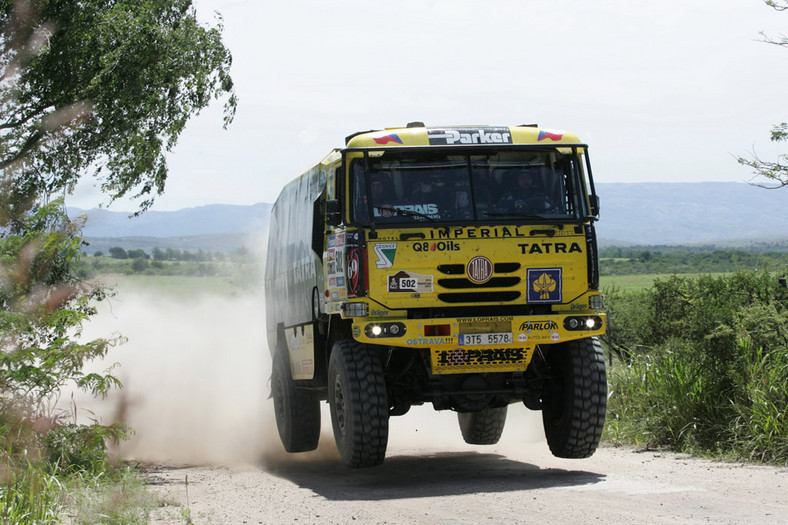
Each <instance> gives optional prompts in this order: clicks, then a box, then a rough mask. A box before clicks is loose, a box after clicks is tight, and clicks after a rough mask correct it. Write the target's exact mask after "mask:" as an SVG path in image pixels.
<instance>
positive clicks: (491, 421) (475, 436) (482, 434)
mask: <svg viewBox="0 0 788 525" xmlns="http://www.w3.org/2000/svg"><path fill="white" fill-rule="evenodd" d="M508 408H509V407H497V408H485V409H484V410H480V411H479V412H467V413H459V414H457V419H458V421H459V422H460V431H462V438H463V439H464V440H465V442H466V443H468V444H469V445H495V444H496V443H498V440H499V439H501V434H503V427H504V425H505V424H506V411H507V409H508Z"/></svg>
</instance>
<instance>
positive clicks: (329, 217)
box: [326, 200, 342, 226]
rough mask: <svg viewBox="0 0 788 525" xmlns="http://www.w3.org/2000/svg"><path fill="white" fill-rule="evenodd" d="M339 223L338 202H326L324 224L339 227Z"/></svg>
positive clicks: (340, 220)
mask: <svg viewBox="0 0 788 525" xmlns="http://www.w3.org/2000/svg"><path fill="white" fill-rule="evenodd" d="M341 223H342V214H341V206H340V204H339V201H338V200H331V201H326V224H328V225H329V226H339V225H340V224H341Z"/></svg>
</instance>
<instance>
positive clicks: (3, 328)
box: [0, 201, 119, 408]
mask: <svg viewBox="0 0 788 525" xmlns="http://www.w3.org/2000/svg"><path fill="white" fill-rule="evenodd" d="M79 228H80V224H79V223H78V222H73V221H71V220H70V219H69V218H68V217H67V216H66V215H65V213H64V212H63V210H62V201H56V202H54V203H52V204H49V205H46V206H43V207H41V209H39V210H38V211H37V212H36V213H33V214H31V215H30V216H29V217H27V218H26V219H25V221H24V223H23V224H22V225H21V228H20V229H19V231H17V232H16V233H14V234H11V235H6V236H5V238H2V239H0V394H1V395H0V402H4V403H13V402H15V399H17V398H26V399H28V400H30V401H32V402H33V403H35V404H40V403H43V402H45V401H47V400H49V399H50V398H51V397H52V396H55V395H57V393H58V392H59V390H60V388H61V387H63V386H65V385H66V384H67V383H69V382H73V383H74V385H75V386H77V387H79V388H81V389H85V390H88V391H90V392H93V393H94V394H103V393H105V392H107V390H109V389H110V388H112V387H114V386H118V385H119V383H118V381H117V380H116V379H115V378H114V377H113V376H112V375H111V374H109V373H106V374H96V373H85V372H84V371H83V366H84V364H85V363H86V362H87V361H89V360H92V359H96V358H100V357H103V356H104V355H106V353H107V351H108V350H109V348H110V347H111V346H112V345H113V344H114V343H115V342H117V339H95V340H93V341H88V342H81V341H79V336H80V333H81V327H82V323H83V321H85V320H86V319H87V318H88V317H89V316H91V315H92V314H93V313H95V306H94V303H95V301H96V300H101V299H103V298H105V291H104V290H102V289H100V288H97V287H93V286H90V285H89V284H87V283H82V282H80V281H79V280H78V279H77V278H76V277H75V276H73V275H72V274H71V271H70V270H71V267H72V266H73V263H74V261H75V259H77V258H78V257H79V248H80V244H81V241H82V239H81V237H80V235H79ZM0 408H2V407H0Z"/></svg>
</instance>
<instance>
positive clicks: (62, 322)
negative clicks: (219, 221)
mask: <svg viewBox="0 0 788 525" xmlns="http://www.w3.org/2000/svg"><path fill="white" fill-rule="evenodd" d="M221 33H222V27H221V22H218V23H217V24H216V25H210V24H203V23H201V22H199V21H198V19H197V16H196V12H195V9H194V7H193V6H192V2H191V0H175V1H173V0H149V1H146V2H105V1H100V0H84V1H81V2H50V1H45V0H15V1H3V0H0V523H36V524H39V523H60V522H63V521H71V522H76V523H145V522H146V521H147V513H148V509H149V508H150V505H155V504H156V503H155V502H154V503H150V501H151V499H150V497H149V496H147V491H146V490H145V489H144V487H143V486H142V484H141V483H140V482H139V481H137V480H136V479H135V477H134V476H133V475H132V474H130V471H129V470H128V469H126V468H125V467H123V466H122V465H116V464H114V463H113V462H112V461H111V460H110V458H109V457H108V455H107V446H108V444H109V443H111V442H112V441H117V440H121V439H124V438H125V437H126V436H127V435H128V433H129V432H131V429H128V428H126V427H125V426H124V425H123V424H122V422H116V423H115V422H106V423H105V422H100V421H94V422H92V423H90V424H83V423H78V422H77V421H76V417H75V416H74V413H76V411H77V407H73V410H71V411H68V410H62V409H56V408H55V407H56V403H55V402H56V400H57V399H58V397H59V395H60V392H61V389H62V388H64V387H66V386H69V387H70V388H76V389H81V390H85V391H87V392H89V393H91V394H93V395H95V396H102V395H104V394H106V393H107V392H108V391H109V390H110V389H112V388H120V386H121V385H120V382H119V381H118V380H117V379H116V378H115V377H114V376H113V375H112V370H111V369H110V370H107V371H105V372H103V373H86V372H84V371H83V366H84V365H85V364H86V363H88V362H89V361H92V360H96V359H100V358H102V357H104V356H105V355H106V353H107V351H108V349H109V348H110V347H112V346H113V345H115V344H118V343H120V342H122V338H120V337H113V338H109V339H103V338H99V339H95V340H92V341H84V340H82V338H81V334H82V324H83V322H85V321H87V320H88V319H89V318H90V317H91V316H92V315H94V314H95V312H96V306H95V305H96V303H97V302H99V301H102V300H104V299H105V298H107V295H108V293H109V292H108V291H107V290H106V289H104V288H102V287H101V286H97V285H95V284H94V283H92V282H88V281H87V280H85V279H84V278H82V276H80V273H79V268H80V257H81V253H80V250H81V248H82V238H81V227H82V223H81V222H80V221H81V220H82V219H80V220H78V221H76V222H75V221H72V220H70V219H69V218H68V216H67V214H66V211H65V203H64V201H63V196H64V195H68V194H69V193H70V192H72V191H73V190H74V188H75V186H76V185H77V184H78V182H79V181H80V179H82V178H83V177H84V176H86V175H88V176H90V178H91V180H92V181H93V182H95V184H96V186H97V187H99V188H100V189H101V191H102V193H103V196H104V197H105V198H106V200H107V201H108V202H112V201H113V200H116V199H119V198H122V197H129V198H132V199H134V200H135V201H136V202H137V203H138V204H139V210H138V211H139V212H140V213H141V212H143V211H145V210H146V209H148V208H149V207H150V206H151V205H152V204H153V202H154V199H155V197H156V196H157V195H160V194H161V193H162V192H163V191H164V185H165V182H166V180H167V173H168V170H167V162H166V156H167V152H168V151H169V150H171V149H172V148H173V147H174V146H175V144H176V143H177V141H178V137H179V136H180V134H181V132H182V131H183V129H184V127H185V125H186V122H187V121H188V120H189V119H190V118H191V117H192V116H193V115H195V114H197V113H199V112H200V111H201V110H203V109H205V108H206V107H207V106H208V105H209V104H210V103H211V102H212V101H213V100H214V99H216V98H223V99H225V107H224V123H225V125H227V124H229V123H230V122H231V121H232V120H233V117H234V115H235V108H236V97H235V93H234V91H233V83H232V79H231V78H230V64H231V62H232V57H231V56H230V52H229V51H228V50H227V49H226V48H225V46H224V44H223V43H222V37H221Z"/></svg>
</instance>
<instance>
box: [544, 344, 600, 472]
mask: <svg viewBox="0 0 788 525" xmlns="http://www.w3.org/2000/svg"><path fill="white" fill-rule="evenodd" d="M547 364H548V365H549V367H550V370H551V372H552V375H553V381H552V384H551V386H550V387H548V390H547V391H546V392H545V394H544V398H543V401H542V422H543V423H544V431H545V437H546V438H547V444H548V445H549V446H550V451H551V452H552V453H553V455H554V456H556V457H559V458H587V457H589V456H591V455H592V454H593V453H594V452H595V451H596V448H597V446H598V445H599V439H600V438H601V437H602V429H603V428H604V426H605V412H606V409H607V376H606V373H605V360H604V356H603V355H602V346H601V345H600V343H599V340H598V339H597V338H596V337H590V338H586V339H578V340H575V341H568V342H566V343H562V344H560V345H555V346H554V347H552V348H551V349H550V353H549V354H548V355H547Z"/></svg>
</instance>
